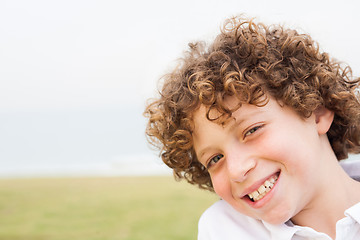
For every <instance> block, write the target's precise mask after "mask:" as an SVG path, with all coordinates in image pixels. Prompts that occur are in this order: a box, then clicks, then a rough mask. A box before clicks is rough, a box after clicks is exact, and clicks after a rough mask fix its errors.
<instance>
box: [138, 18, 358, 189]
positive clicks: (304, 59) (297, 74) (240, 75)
mask: <svg viewBox="0 0 360 240" xmlns="http://www.w3.org/2000/svg"><path fill="white" fill-rule="evenodd" d="M164 80H165V81H164V84H163V87H162V90H161V91H160V97H159V98H158V99H155V100H152V102H150V103H149V104H148V105H147V107H146V110H145V112H144V115H145V116H146V117H148V118H149V121H148V125H147V129H146V135H147V137H148V141H149V142H150V143H152V144H153V145H155V146H157V147H158V148H159V149H160V152H161V157H162V160H163V161H164V163H165V164H167V165H168V166H169V167H170V168H172V169H173V171H174V175H175V177H176V179H181V178H185V179H186V180H187V181H188V182H189V183H192V184H197V185H198V186H199V187H200V188H205V189H209V190H213V187H212V183H211V179H210V176H209V173H208V172H207V169H206V168H205V167H204V166H203V165H202V164H200V163H199V161H198V160H197V157H196V154H195V151H194V149H193V143H192V129H193V122H192V114H193V112H194V111H196V109H197V108H198V107H199V106H200V105H205V106H206V107H208V109H209V110H208V114H207V118H208V119H209V120H214V119H210V115H209V111H211V109H216V110H217V111H219V112H220V113H221V117H224V119H227V118H229V117H231V113H232V112H233V111H234V110H235V109H229V108H228V107H227V106H226V105H225V104H224V101H223V100H224V98H225V97H228V96H235V97H236V98H237V99H238V100H239V106H238V107H240V106H241V104H244V103H248V104H255V105H258V106H263V105H265V104H266V101H267V97H268V96H271V97H273V98H274V99H276V100H278V101H279V103H281V104H284V105H287V106H289V107H291V108H292V109H293V110H294V111H296V112H297V113H298V114H299V115H300V116H301V117H303V118H307V117H309V116H310V115H311V114H312V113H313V112H314V111H315V110H316V109H318V108H319V107H325V108H328V109H330V110H331V111H333V112H334V113H335V117H334V121H333V123H332V125H331V128H330V130H329V131H328V133H327V135H328V138H329V141H330V143H331V146H332V148H333V150H334V152H335V154H336V156H337V158H338V160H341V159H344V158H347V156H348V153H359V152H360V147H359V145H360V135H359V134H360V128H359V127H360V126H359V124H360V104H359V92H358V90H359V89H358V85H359V81H360V79H359V78H353V77H352V73H351V69H350V67H348V66H346V67H342V66H341V64H340V63H339V62H337V61H335V60H330V58H329V56H328V54H326V53H321V52H320V51H319V47H318V45H317V43H316V42H314V41H313V40H312V39H311V38H310V36H308V35H306V34H299V33H298V32H296V31H294V30H290V29H285V28H283V27H281V26H277V25H276V26H275V25H271V26H265V25H264V24H261V23H258V24H256V23H255V22H254V21H253V20H246V19H243V18H241V17H235V18H231V19H229V20H227V22H226V23H225V24H224V26H223V28H222V29H221V33H220V34H219V35H218V36H217V38H216V39H215V40H214V42H213V44H212V45H211V46H209V47H208V48H206V46H205V44H204V43H202V42H197V43H192V44H189V50H188V51H187V52H186V53H185V57H184V58H183V59H182V60H181V62H180V65H179V66H178V67H177V68H176V69H175V70H174V71H172V72H171V73H169V74H168V75H166V76H164Z"/></svg>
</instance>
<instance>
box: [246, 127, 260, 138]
mask: <svg viewBox="0 0 360 240" xmlns="http://www.w3.org/2000/svg"><path fill="white" fill-rule="evenodd" d="M261 127H262V126H256V127H253V128H251V129H250V130H249V131H247V132H246V133H245V135H244V138H245V137H247V136H249V135H251V134H253V133H254V132H256V131H257V130H259V129H260V128H261Z"/></svg>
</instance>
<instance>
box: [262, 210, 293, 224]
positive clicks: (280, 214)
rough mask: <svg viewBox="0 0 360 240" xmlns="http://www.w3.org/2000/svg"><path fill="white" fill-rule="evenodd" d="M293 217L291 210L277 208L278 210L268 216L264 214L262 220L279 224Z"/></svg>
mask: <svg viewBox="0 0 360 240" xmlns="http://www.w3.org/2000/svg"><path fill="white" fill-rule="evenodd" d="M274 211H276V210H274ZM291 217H292V216H291V214H290V211H289V210H283V211H279V210H277V211H276V212H271V213H268V214H266V216H264V217H263V218H262V220H263V221H265V222H267V223H270V224H273V225H279V224H283V223H285V222H287V221H289V219H290V218H291Z"/></svg>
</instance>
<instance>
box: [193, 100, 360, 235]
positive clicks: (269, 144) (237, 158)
mask: <svg viewBox="0 0 360 240" xmlns="http://www.w3.org/2000/svg"><path fill="white" fill-rule="evenodd" d="M227 104H228V105H229V107H231V106H234V105H236V101H235V99H228V100H227ZM206 111H207V109H206V108H205V107H204V106H201V107H200V108H199V109H198V110H197V111H196V112H195V113H194V118H193V119H194V124H195V128H194V132H193V143H194V149H195V152H196V154H197V157H198V159H199V161H200V162H201V163H202V164H203V165H204V166H206V167H208V171H209V173H210V176H211V180H212V183H213V186H214V190H215V192H216V193H217V194H218V195H219V196H220V197H221V198H222V199H224V200H225V201H227V202H228V203H229V204H230V205H232V206H233V207H234V208H235V209H236V210H237V211H239V212H241V213H243V214H245V215H247V216H250V217H253V218H256V219H262V220H264V221H266V222H268V223H271V224H281V223H284V222H286V221H287V220H289V219H291V220H292V221H293V222H294V223H295V224H298V225H302V226H309V227H312V228H314V229H315V230H317V231H321V232H325V233H327V234H328V235H329V236H331V237H335V234H336V233H335V225H336V222H337V221H338V220H339V219H341V218H343V217H344V214H343V212H344V210H346V209H347V208H349V207H351V206H352V205H354V204H355V203H357V202H359V201H360V194H359V192H360V183H358V182H356V181H354V180H352V179H351V178H349V177H348V176H347V174H346V173H345V172H344V171H343V170H342V168H341V167H340V165H339V164H338V161H337V159H336V156H335V154H334V152H333V151H332V148H331V145H330V144H329V141H328V138H327V136H326V132H327V131H328V130H329V128H330V125H331V123H332V120H333V117H334V114H333V113H332V112H331V111H329V110H327V109H325V108H321V109H319V110H318V111H316V112H315V113H313V114H312V116H311V117H309V118H306V119H303V118H300V117H299V115H298V114H297V113H295V112H294V111H293V110H292V109H290V108H289V107H282V106H280V105H279V104H278V102H277V101H275V100H273V99H271V98H270V100H269V102H268V103H267V104H266V105H265V106H263V107H257V106H254V105H248V104H244V105H242V107H240V108H239V109H238V110H237V111H235V112H234V113H233V117H234V119H233V120H231V121H229V122H227V123H226V124H225V125H221V124H218V123H216V122H214V121H209V120H207V119H206ZM212 114H215V115H216V114H217V113H212ZM275 175H277V176H279V178H278V180H277V182H276V184H275V186H274V187H273V188H272V189H271V191H270V192H269V193H267V195H266V196H265V197H264V198H263V199H261V200H259V201H257V202H256V203H253V202H251V201H250V200H249V198H248V197H246V195H247V194H248V193H250V192H253V191H255V190H256V189H257V188H258V187H259V186H260V185H261V184H263V183H264V181H265V180H266V179H268V178H269V177H271V176H275ZM334 176H336V178H335V177H334ZM334 199H336V201H334Z"/></svg>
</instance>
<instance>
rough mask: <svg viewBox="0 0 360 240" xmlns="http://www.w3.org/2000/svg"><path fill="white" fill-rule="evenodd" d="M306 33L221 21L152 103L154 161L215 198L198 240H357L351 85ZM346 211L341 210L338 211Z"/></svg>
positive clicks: (358, 168) (356, 134)
mask: <svg viewBox="0 0 360 240" xmlns="http://www.w3.org/2000/svg"><path fill="white" fill-rule="evenodd" d="M349 70H350V68H346V69H345V70H343V69H342V68H341V67H340V65H339V64H338V63H337V62H336V61H333V60H330V59H329V57H328V55H327V54H326V53H320V52H319V50H318V47H317V45H316V43H314V42H313V41H312V40H311V38H310V37H309V36H308V35H301V34H298V33H297V32H296V31H293V30H288V29H283V28H282V27H279V26H269V27H268V26H265V25H263V24H255V23H254V22H253V21H251V20H250V21H247V20H244V19H241V18H233V19H230V20H229V21H228V22H227V23H226V24H225V25H224V28H223V29H222V32H221V34H220V35H219V36H218V37H217V38H216V39H215V41H214V43H213V44H212V45H211V46H210V47H209V48H207V49H206V48H205V47H204V45H203V44H202V43H196V44H190V50H189V51H188V52H187V55H186V56H185V58H184V59H183V62H182V64H181V65H180V66H179V67H178V68H177V69H175V70H174V71H173V72H172V73H170V74H169V75H167V76H165V82H164V86H163V89H162V90H161V97H160V98H159V99H157V100H154V101H153V102H152V103H150V104H149V105H148V107H147V109H146V112H145V114H146V115H147V116H148V117H149V124H148V128H147V135H148V136H149V140H150V142H152V143H154V144H157V145H158V146H160V148H161V151H162V154H161V156H162V159H163V161H164V162H165V163H166V164H167V165H168V166H169V167H171V168H173V169H174V173H175V176H176V177H177V178H185V179H187V181H188V182H190V183H192V184H198V185H199V186H200V187H201V188H206V189H209V190H212V191H215V193H216V194H217V195H219V196H220V197H221V199H222V200H220V201H219V202H217V203H215V204H214V205H213V206H212V207H210V208H209V209H208V210H207V211H206V212H205V213H204V214H203V215H202V217H201V219H200V221H199V239H314V238H318V239H330V238H332V239H335V237H336V239H360V183H359V182H357V181H356V180H353V179H352V178H351V177H350V176H349V175H348V174H347V173H346V172H345V171H344V169H343V168H345V169H350V170H351V171H352V173H351V175H352V177H354V176H355V177H358V176H359V175H360V163H359V162H357V161H354V162H350V163H341V164H339V160H341V159H345V158H347V156H348V153H349V152H350V153H359V151H360V147H359V145H360V128H359V127H360V126H359V123H360V104H359V100H358V97H357V96H356V91H357V87H358V84H359V79H352V77H351V71H349ZM344 212H345V215H344Z"/></svg>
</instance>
